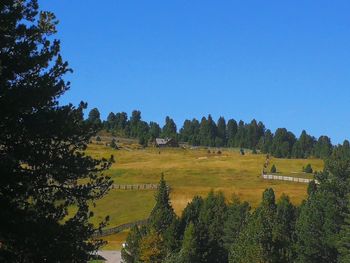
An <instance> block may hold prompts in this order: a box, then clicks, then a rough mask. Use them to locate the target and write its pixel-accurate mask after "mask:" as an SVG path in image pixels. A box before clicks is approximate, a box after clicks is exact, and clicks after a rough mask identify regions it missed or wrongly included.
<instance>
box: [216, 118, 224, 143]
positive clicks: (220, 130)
mask: <svg viewBox="0 0 350 263" xmlns="http://www.w3.org/2000/svg"><path fill="white" fill-rule="evenodd" d="M225 145H226V121H225V119H224V117H220V118H219V120H218V123H217V134H216V139H215V146H216V147H222V146H225Z"/></svg>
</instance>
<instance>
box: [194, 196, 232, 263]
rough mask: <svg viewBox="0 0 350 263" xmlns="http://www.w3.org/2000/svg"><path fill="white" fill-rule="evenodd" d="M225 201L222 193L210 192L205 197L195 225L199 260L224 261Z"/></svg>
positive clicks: (225, 253) (225, 255) (225, 257)
mask: <svg viewBox="0 0 350 263" xmlns="http://www.w3.org/2000/svg"><path fill="white" fill-rule="evenodd" d="M226 209H227V206H226V203H225V198H224V196H223V194H222V193H220V192H219V193H217V194H215V193H214V192H210V193H209V194H208V197H207V198H206V199H205V201H204V203H203V206H202V209H201V211H200V215H199V222H200V223H199V224H198V225H197V228H196V229H197V230H198V232H196V233H198V238H199V244H200V247H199V249H200V255H201V262H213V263H214V262H226V261H227V251H226V250H225V248H224V242H223V234H224V222H225V220H226Z"/></svg>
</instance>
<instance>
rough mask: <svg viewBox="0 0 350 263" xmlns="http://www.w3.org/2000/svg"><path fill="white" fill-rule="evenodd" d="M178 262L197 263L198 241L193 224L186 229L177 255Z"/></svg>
mask: <svg viewBox="0 0 350 263" xmlns="http://www.w3.org/2000/svg"><path fill="white" fill-rule="evenodd" d="M179 261H180V262H181V263H194V262H199V253H198V241H197V237H196V233H195V227H194V225H193V223H190V224H189V225H188V226H187V227H186V230H185V234H184V238H183V241H182V247H181V250H180V253H179Z"/></svg>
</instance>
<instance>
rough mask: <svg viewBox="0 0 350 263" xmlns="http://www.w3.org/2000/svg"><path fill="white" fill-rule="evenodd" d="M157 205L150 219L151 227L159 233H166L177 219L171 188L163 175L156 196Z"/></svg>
mask: <svg viewBox="0 0 350 263" xmlns="http://www.w3.org/2000/svg"><path fill="white" fill-rule="evenodd" d="M155 199H156V204H155V206H154V207H153V209H152V212H151V214H150V217H149V225H150V226H151V227H152V228H153V229H155V230H156V231H157V232H158V233H164V232H165V231H166V230H167V228H168V227H169V226H170V225H171V224H172V223H173V220H174V218H175V217H176V215H175V213H174V210H173V208H172V206H171V204H170V197H169V187H168V186H167V184H166V182H165V180H164V175H163V174H162V176H161V179H160V182H159V186H158V191H157V194H156V196H155Z"/></svg>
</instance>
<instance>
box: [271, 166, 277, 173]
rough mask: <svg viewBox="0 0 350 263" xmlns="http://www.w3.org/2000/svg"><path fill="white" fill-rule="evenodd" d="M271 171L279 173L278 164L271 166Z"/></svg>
mask: <svg viewBox="0 0 350 263" xmlns="http://www.w3.org/2000/svg"><path fill="white" fill-rule="evenodd" d="M270 172H271V173H273V174H274V173H277V168H276V166H275V165H274V164H273V165H272V166H271V170H270Z"/></svg>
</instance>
